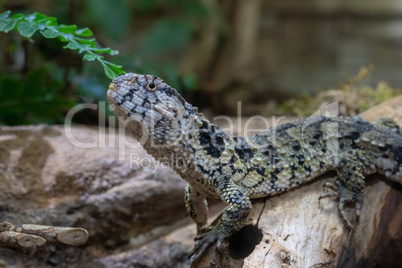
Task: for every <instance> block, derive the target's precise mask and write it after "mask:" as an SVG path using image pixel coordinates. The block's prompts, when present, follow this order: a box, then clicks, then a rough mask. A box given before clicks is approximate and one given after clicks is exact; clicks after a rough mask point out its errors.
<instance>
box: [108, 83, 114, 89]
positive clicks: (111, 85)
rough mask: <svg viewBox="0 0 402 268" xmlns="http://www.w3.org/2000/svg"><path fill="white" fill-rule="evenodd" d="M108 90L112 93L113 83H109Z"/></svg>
mask: <svg viewBox="0 0 402 268" xmlns="http://www.w3.org/2000/svg"><path fill="white" fill-rule="evenodd" d="M109 90H111V91H114V84H113V82H112V83H110V85H109Z"/></svg>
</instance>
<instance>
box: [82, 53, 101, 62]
mask: <svg viewBox="0 0 402 268" xmlns="http://www.w3.org/2000/svg"><path fill="white" fill-rule="evenodd" d="M99 57H102V56H99V55H96V54H93V53H85V55H84V60H87V61H93V60H96V59H98V58H99Z"/></svg>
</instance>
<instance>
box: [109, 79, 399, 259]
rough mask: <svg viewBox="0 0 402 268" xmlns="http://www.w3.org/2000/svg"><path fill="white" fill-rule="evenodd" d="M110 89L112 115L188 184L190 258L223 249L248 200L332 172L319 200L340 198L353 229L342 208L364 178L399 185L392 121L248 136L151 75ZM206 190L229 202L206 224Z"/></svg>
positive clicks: (320, 120)
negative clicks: (214, 120)
mask: <svg viewBox="0 0 402 268" xmlns="http://www.w3.org/2000/svg"><path fill="white" fill-rule="evenodd" d="M107 94H108V99H109V103H110V105H111V107H112V108H113V109H114V113H115V114H116V116H118V117H119V118H120V120H121V121H123V122H125V124H126V128H127V129H128V130H129V131H130V132H131V134H132V135H133V136H134V137H135V138H136V139H137V140H139V141H140V142H141V144H142V145H143V146H144V148H145V149H146V150H147V152H148V153H149V154H151V155H152V156H154V157H155V158H156V159H157V160H160V161H164V163H166V161H168V162H169V165H170V167H171V168H172V169H173V170H175V171H176V172H177V173H178V174H179V175H180V176H181V177H182V178H183V179H185V180H186V181H187V182H188V186H187V188H186V192H185V203H186V207H187V209H188V211H189V213H190V215H191V217H192V218H193V219H194V221H195V222H196V223H197V230H198V233H199V235H198V236H197V237H196V241H197V242H196V246H195V248H194V250H193V251H192V253H191V255H194V256H193V261H196V260H197V259H199V258H200V257H201V256H202V255H203V254H204V253H205V251H206V250H207V249H208V248H209V247H210V246H211V245H213V244H214V243H217V248H218V250H222V251H223V250H224V244H223V243H222V242H223V240H224V239H225V238H226V237H228V236H230V235H231V234H233V233H234V232H236V231H237V230H239V229H240V228H242V227H243V226H244V222H245V220H246V217H247V215H248V214H249V212H250V210H251V203H250V198H259V197H266V196H273V195H276V194H279V193H282V192H285V191H288V190H290V189H292V188H295V187H299V186H300V185H302V184H304V183H306V182H309V181H311V180H313V179H315V178H317V177H318V176H320V175H321V174H323V173H326V172H328V171H331V170H334V171H336V172H337V174H338V179H337V181H336V183H335V185H333V184H327V185H326V187H328V188H329V189H330V190H331V192H328V193H324V194H323V195H322V196H321V197H320V198H326V197H331V196H336V197H339V206H338V208H339V213H340V216H341V219H342V220H343V222H344V223H345V225H346V227H348V228H352V225H351V223H350V222H349V220H348V219H347V218H346V216H345V214H344V210H343V207H344V204H345V203H348V202H352V203H355V205H356V215H357V217H358V216H359V213H360V212H359V211H360V205H361V202H362V197H363V190H364V187H365V176H367V175H369V174H373V173H380V174H382V175H384V176H385V177H386V178H387V179H389V180H392V181H396V182H398V183H402V136H401V135H400V134H399V128H398V126H397V125H396V124H395V122H394V121H392V120H391V119H381V120H379V121H377V122H375V123H373V124H370V123H368V122H367V121H363V120H361V119H360V118H354V119H352V118H345V117H332V118H327V117H310V118H307V119H300V120H297V121H295V122H292V123H288V124H284V125H280V126H278V127H276V128H272V129H269V130H267V131H265V132H262V133H260V134H258V135H254V136H252V137H251V138H248V139H245V138H242V137H232V136H229V135H227V134H225V133H224V132H222V131H221V130H220V129H219V127H217V126H216V125H213V124H211V123H209V121H208V120H207V119H206V118H205V117H204V115H203V114H201V113H198V111H197V108H194V107H193V106H191V105H190V104H189V103H187V102H186V101H185V100H184V99H183V98H182V97H181V96H180V95H179V94H178V93H177V91H176V90H175V89H173V88H171V87H170V86H169V85H167V84H166V83H164V82H163V81H162V80H161V79H160V78H157V77H155V76H151V75H139V74H133V73H130V74H126V75H123V76H120V77H118V78H116V79H114V80H113V82H112V83H111V84H110V86H109V91H108V93H107ZM207 196H208V197H215V198H220V199H221V200H222V201H223V202H224V203H225V204H226V206H227V207H226V209H225V210H224V211H223V214H222V217H221V219H220V221H219V223H218V224H217V225H216V226H214V227H209V226H208V225H207V205H206V202H205V198H206V197H207ZM202 232H204V233H202Z"/></svg>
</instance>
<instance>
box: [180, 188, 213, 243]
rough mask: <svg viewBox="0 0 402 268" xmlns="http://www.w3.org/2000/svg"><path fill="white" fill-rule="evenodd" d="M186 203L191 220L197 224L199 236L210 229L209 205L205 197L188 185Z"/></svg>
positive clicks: (185, 196) (185, 193)
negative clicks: (208, 220) (208, 218)
mask: <svg viewBox="0 0 402 268" xmlns="http://www.w3.org/2000/svg"><path fill="white" fill-rule="evenodd" d="M184 202H185V204H186V208H187V211H188V213H189V214H190V216H191V218H193V220H194V222H195V223H196V224H197V234H198V235H199V234H201V233H202V232H203V231H205V230H207V229H208V223H207V217H208V203H207V200H205V196H204V195H202V194H200V193H199V192H197V191H195V190H194V189H193V188H191V185H190V184H189V183H188V184H187V186H186V190H185V192H184Z"/></svg>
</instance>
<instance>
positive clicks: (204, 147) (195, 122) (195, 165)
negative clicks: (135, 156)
mask: <svg viewBox="0 0 402 268" xmlns="http://www.w3.org/2000/svg"><path fill="white" fill-rule="evenodd" d="M185 107H186V109H184V110H183V111H182V113H180V112H177V115H175V116H174V117H173V118H172V119H171V120H168V119H166V120H162V121H163V122H159V121H158V122H159V123H158V122H157V123H155V124H154V128H153V129H151V130H150V131H148V133H149V138H148V139H147V140H146V141H145V143H143V147H144V148H145V150H146V151H147V152H148V153H149V154H151V155H152V156H154V157H155V159H156V160H158V161H161V162H162V163H164V164H168V165H169V167H171V168H173V169H174V170H175V171H176V172H177V173H179V174H180V175H184V176H186V175H187V176H195V177H197V175H200V176H202V174H203V173H204V174H205V173H206V171H205V170H206V169H213V168H215V167H216V166H218V164H220V163H222V162H225V160H224V158H225V157H227V158H228V160H229V159H230V156H231V155H232V153H234V149H235V147H236V143H237V138H236V137H234V138H232V137H231V136H229V135H227V134H226V133H224V132H223V131H222V130H221V129H220V128H219V127H218V126H217V125H214V124H211V123H210V122H209V121H208V119H207V118H206V117H205V116H204V115H203V114H202V113H198V112H197V108H193V107H192V106H191V105H190V104H188V103H186V106H185ZM214 163H215V164H214ZM194 170H196V171H198V172H197V174H194ZM190 173H192V174H190Z"/></svg>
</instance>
